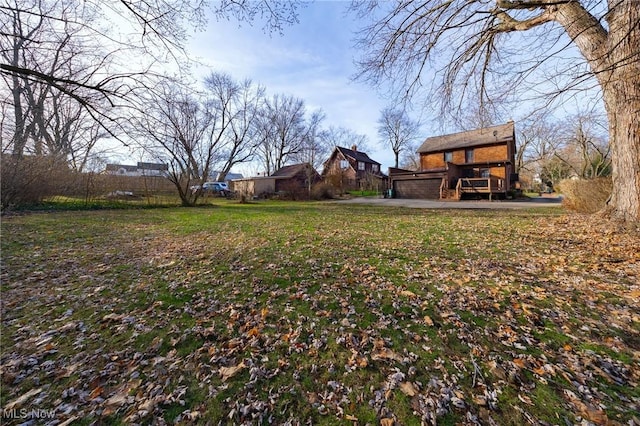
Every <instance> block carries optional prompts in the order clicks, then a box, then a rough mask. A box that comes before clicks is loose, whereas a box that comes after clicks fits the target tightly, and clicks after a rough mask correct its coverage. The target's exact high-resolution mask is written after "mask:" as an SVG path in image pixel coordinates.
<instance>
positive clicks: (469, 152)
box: [464, 149, 473, 163]
mask: <svg viewBox="0 0 640 426" xmlns="http://www.w3.org/2000/svg"><path fill="white" fill-rule="evenodd" d="M464 162H465V163H473V149H465V150H464Z"/></svg>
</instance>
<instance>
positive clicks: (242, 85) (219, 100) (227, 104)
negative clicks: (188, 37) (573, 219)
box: [205, 72, 264, 181]
mask: <svg viewBox="0 0 640 426" xmlns="http://www.w3.org/2000/svg"><path fill="white" fill-rule="evenodd" d="M205 90H206V91H207V94H208V96H209V101H208V102H209V104H210V107H211V108H213V109H215V110H216V111H217V112H218V113H219V115H220V119H219V122H220V124H219V129H221V130H223V132H217V133H216V135H217V137H219V138H220V143H219V148H218V152H219V153H218V157H219V158H221V159H223V161H224V164H223V165H222V167H221V170H220V173H219V175H218V177H217V179H218V180H221V181H222V180H224V179H225V176H226V175H227V173H229V171H230V170H231V168H232V167H233V166H235V165H237V164H241V163H244V162H247V161H251V160H253V158H254V156H255V155H256V152H257V150H258V147H259V143H258V142H257V138H256V137H255V136H256V133H257V128H258V118H259V116H258V114H259V112H260V105H261V104H262V102H263V99H264V88H263V87H261V86H254V85H253V83H252V82H251V80H244V81H242V82H237V81H235V80H234V79H233V78H232V77H231V76H230V75H228V74H225V73H219V72H214V73H211V74H210V75H209V76H208V77H207V78H206V79H205Z"/></svg>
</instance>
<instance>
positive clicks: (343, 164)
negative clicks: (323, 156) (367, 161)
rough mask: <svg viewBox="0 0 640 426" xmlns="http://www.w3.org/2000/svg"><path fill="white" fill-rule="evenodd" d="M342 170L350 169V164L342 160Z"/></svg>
mask: <svg viewBox="0 0 640 426" xmlns="http://www.w3.org/2000/svg"><path fill="white" fill-rule="evenodd" d="M340 168H341V169H347V168H349V162H348V161H347V160H340Z"/></svg>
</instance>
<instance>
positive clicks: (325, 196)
mask: <svg viewBox="0 0 640 426" xmlns="http://www.w3.org/2000/svg"><path fill="white" fill-rule="evenodd" d="M334 194H335V188H334V187H333V185H331V184H330V183H328V182H319V183H316V184H315V185H313V188H311V199H313V200H330V199H332V198H333V197H334Z"/></svg>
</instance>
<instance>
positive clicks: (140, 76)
mask: <svg viewBox="0 0 640 426" xmlns="http://www.w3.org/2000/svg"><path fill="white" fill-rule="evenodd" d="M208 5H209V3H208V2H206V1H202V0H148V1H138V0H116V1H106V2H105V1H101V0H85V1H82V2H73V1H71V2H70V1H66V0H25V1H21V0H20V1H19V0H4V1H3V3H2V4H0V36H1V37H2V46H3V47H2V57H0V73H1V74H2V76H3V77H4V78H5V80H12V83H11V84H10V86H9V87H11V88H12V89H11V90H12V93H11V95H10V96H6V98H11V97H13V98H14V102H13V105H14V108H15V115H16V120H15V121H16V122H15V128H16V130H17V132H18V133H17V134H16V137H15V140H16V141H18V144H16V145H15V149H17V150H18V151H19V150H20V143H21V141H22V140H23V139H24V137H23V135H22V133H20V132H22V131H23V129H24V127H25V124H24V122H23V118H24V117H25V115H28V113H29V112H28V111H26V108H25V106H24V105H22V104H21V103H18V102H15V98H16V96H18V95H19V93H20V92H19V87H20V86H21V85H20V84H19V82H20V81H29V82H32V83H37V84H41V85H45V86H47V87H48V88H49V90H51V91H52V92H60V93H63V94H65V95H66V96H67V97H69V98H70V99H73V100H74V101H75V102H77V103H78V104H79V105H80V106H82V108H85V109H86V110H87V111H88V113H89V114H90V115H91V116H92V117H93V118H94V119H95V120H96V121H98V122H99V123H100V124H101V125H102V126H103V127H104V128H105V129H106V130H107V131H108V132H113V134H112V136H117V134H116V131H114V130H113V128H114V127H115V128H118V124H119V123H118V118H119V117H120V116H122V115H123V114H122V112H121V111H119V110H118V109H117V108H116V107H119V106H127V105H129V104H130V103H132V102H133V103H135V102H136V94H137V91H138V90H139V89H143V88H145V86H146V85H147V78H146V77H148V76H151V75H153V74H154V72H153V69H154V65H156V64H160V65H165V64H166V63H167V62H173V64H174V65H177V66H178V67H181V66H182V65H184V64H188V63H189V60H188V57H187V55H186V53H185V52H184V50H183V49H184V44H185V41H186V40H187V35H188V32H187V30H188V29H189V30H190V29H194V28H203V27H204V25H205V24H206V11H207V7H208ZM211 6H212V10H213V12H214V14H215V16H216V17H217V18H218V19H230V18H233V19H236V20H238V21H239V22H248V23H252V22H253V21H256V20H262V21H263V22H265V27H264V28H265V31H280V32H281V31H282V30H283V29H284V27H286V26H287V25H291V24H293V23H295V22H297V10H298V8H299V7H300V2H299V1H297V0H294V1H286V2H284V1H276V2H272V1H270V0H269V1H267V0H260V1H255V2H245V1H234V0H224V1H219V2H214V3H212V5H211ZM113 19H117V20H118V25H117V26H116V25H113V23H112V20H113ZM68 28H73V29H74V31H78V32H79V33H80V34H81V35H82V39H83V40H89V41H90V42H91V43H93V44H95V45H96V46H97V47H100V48H96V49H94V50H89V51H84V50H83V51H76V52H73V54H74V58H75V59H74V60H76V61H79V62H82V63H83V64H90V63H91V64H92V65H93V67H91V69H98V70H99V72H91V73H88V74H87V73H81V74H73V73H71V74H70V73H69V72H67V70H64V69H58V68H50V67H46V66H45V67H42V66H41V65H42V64H48V63H49V62H50V61H49V60H46V59H44V58H50V57H51V52H52V51H53V50H52V48H51V45H50V43H49V42H50V41H52V40H54V41H59V37H57V35H58V34H62V33H63V32H64V30H65V29H68ZM115 28H121V29H122V30H121V32H114V29H115ZM39 34H49V35H50V37H51V38H49V39H48V40H44V41H43V40H41V39H40V38H39V37H36V35H39ZM5 42H6V43H5ZM5 46H6V47H5ZM21 55H23V56H24V57H26V58H27V59H29V60H27V61H25V60H23V59H24V58H21V57H20V56H21ZM3 97H5V96H4V94H3ZM105 104H106V105H107V106H108V108H106V109H105V108H103V106H104V105H105Z"/></svg>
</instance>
